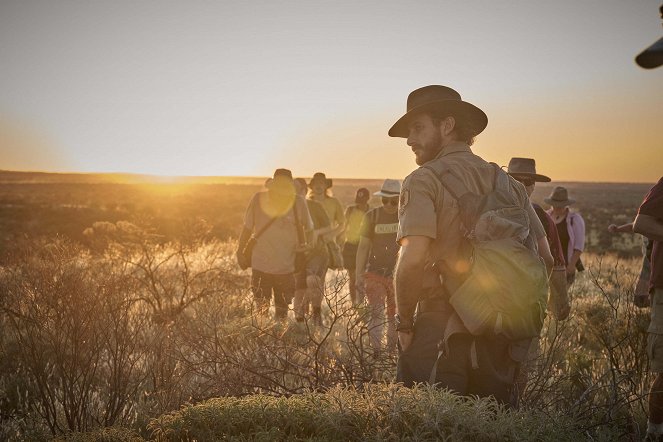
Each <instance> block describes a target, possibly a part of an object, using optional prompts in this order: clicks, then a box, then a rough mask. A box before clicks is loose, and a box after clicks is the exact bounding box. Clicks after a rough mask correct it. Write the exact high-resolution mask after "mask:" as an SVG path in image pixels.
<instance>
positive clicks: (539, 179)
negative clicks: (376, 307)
mask: <svg viewBox="0 0 663 442" xmlns="http://www.w3.org/2000/svg"><path fill="white" fill-rule="evenodd" d="M509 175H511V176H512V177H514V178H515V179H518V178H534V181H536V182H537V183H549V182H550V181H552V180H551V179H550V178H549V177H547V176H545V175H539V174H538V173H523V172H520V173H510V174H509Z"/></svg>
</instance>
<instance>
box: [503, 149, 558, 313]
mask: <svg viewBox="0 0 663 442" xmlns="http://www.w3.org/2000/svg"><path fill="white" fill-rule="evenodd" d="M507 172H508V173H509V175H511V176H512V177H513V178H514V179H515V180H516V181H518V182H519V183H521V184H522V185H523V186H525V190H526V191H527V195H528V196H529V197H530V198H531V197H532V193H533V192H534V187H535V185H536V183H548V182H550V178H549V177H547V176H545V175H540V174H538V173H536V162H535V161H534V159H532V158H518V157H514V158H511V160H510V161H509V165H508V167H507ZM532 207H534V210H535V211H536V214H537V216H538V217H539V221H541V224H543V228H544V229H545V231H546V238H547V239H548V246H549V247H550V253H551V254H552V256H553V259H554V265H553V273H552V276H551V278H550V298H549V300H548V310H549V311H550V312H551V313H552V314H553V316H554V317H555V319H557V320H563V319H566V318H567V317H568V316H569V312H570V310H571V306H570V304H569V297H568V293H567V285H566V261H565V259H564V253H563V251H562V244H561V242H560V240H559V234H558V233H557V226H556V225H555V222H554V221H553V219H552V218H551V217H550V215H548V214H547V213H546V211H545V210H543V208H542V207H541V206H540V205H538V204H536V203H534V202H533V203H532Z"/></svg>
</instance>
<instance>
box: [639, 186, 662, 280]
mask: <svg viewBox="0 0 663 442" xmlns="http://www.w3.org/2000/svg"><path fill="white" fill-rule="evenodd" d="M638 214H640V215H647V216H651V217H654V218H656V219H657V220H658V221H660V222H663V178H661V179H660V180H659V181H658V183H656V184H655V185H654V187H652V188H651V189H650V190H649V193H647V195H646V196H645V199H644V201H643V202H642V204H641V205H640V209H638ZM650 287H651V289H652V290H653V289H663V245H662V244H661V242H660V241H654V245H653V247H652V252H651V279H650Z"/></svg>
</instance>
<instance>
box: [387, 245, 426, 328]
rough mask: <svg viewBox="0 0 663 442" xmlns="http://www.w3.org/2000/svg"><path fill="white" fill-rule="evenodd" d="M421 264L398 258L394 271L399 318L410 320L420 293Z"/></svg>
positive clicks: (422, 271)
mask: <svg viewBox="0 0 663 442" xmlns="http://www.w3.org/2000/svg"><path fill="white" fill-rule="evenodd" d="M423 273H424V270H423V265H420V264H419V265H417V264H416V263H408V262H407V261H405V260H403V259H402V257H401V258H399V260H398V263H397V264H396V272H395V275H396V276H395V281H394V282H395V290H396V311H397V312H398V314H399V316H400V317H401V320H403V321H410V320H412V319H413V317H414V311H415V309H416V307H417V302H418V301H419V294H420V293H421V280H422V279H423Z"/></svg>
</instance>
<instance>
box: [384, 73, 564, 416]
mask: <svg viewBox="0 0 663 442" xmlns="http://www.w3.org/2000/svg"><path fill="white" fill-rule="evenodd" d="M406 108H407V109H406V113H405V114H404V115H403V116H402V117H401V118H399V119H398V120H397V121H396V123H395V124H394V125H393V126H392V127H391V129H390V130H389V135H390V136H392V137H401V138H406V139H407V144H408V146H410V148H411V149H412V151H413V152H414V155H415V161H416V163H417V164H418V165H419V166H423V167H420V168H418V169H416V170H415V171H414V172H412V173H411V174H410V175H409V176H408V177H407V178H406V179H405V181H404V182H403V186H402V190H401V195H400V205H399V231H398V235H397V240H398V241H399V243H400V246H401V249H400V256H399V261H398V264H397V267H396V271H395V286H396V306H397V308H396V310H397V314H396V327H397V330H398V339H399V343H400V346H401V349H402V352H401V354H400V357H399V360H398V369H397V380H398V381H401V382H403V383H404V384H405V385H407V386H411V385H413V384H414V383H415V382H431V383H435V384H436V385H440V386H441V387H446V388H449V389H451V390H452V391H455V392H457V393H459V394H462V395H478V396H494V397H495V398H496V399H497V400H498V401H499V402H501V403H507V404H508V403H510V400H511V388H512V385H513V382H514V376H513V375H512V374H513V373H515V371H517V368H518V365H519V361H516V360H514V358H513V357H511V356H510V355H515V354H516V353H518V354H519V358H518V359H521V360H522V358H524V356H525V355H526V352H527V347H528V346H529V341H528V342H527V343H526V346H524V350H523V349H521V350H520V351H519V352H516V351H515V349H514V346H513V345H512V344H513V343H511V342H509V341H505V340H500V339H496V338H495V337H490V336H487V335H481V336H473V335H471V334H470V333H469V331H468V330H467V328H466V327H465V325H464V323H463V322H462V320H461V319H460V317H459V315H458V314H457V313H456V312H455V311H454V309H453V308H452V306H451V304H450V302H449V296H450V294H451V293H453V292H454V290H455V289H456V288H458V287H459V286H460V283H461V282H460V281H461V279H462V277H463V275H464V274H466V272H468V271H469V269H470V268H471V267H470V252H471V249H468V242H467V241H466V239H465V236H464V230H463V229H462V226H461V221H460V216H459V211H458V204H457V201H455V200H454V198H453V197H452V196H451V194H450V193H449V192H448V191H446V190H445V189H444V188H443V186H442V184H441V182H440V180H439V179H438V177H437V174H438V172H439V171H441V170H446V171H453V173H454V175H455V176H456V177H457V179H458V180H460V181H462V183H463V184H464V185H465V186H466V187H467V188H468V190H469V191H470V192H472V193H475V194H486V193H488V192H491V191H492V190H493V183H494V181H495V177H496V174H498V173H504V172H501V171H500V170H499V168H496V167H495V166H494V165H491V164H490V163H487V162H486V161H484V160H483V159H482V158H481V157H479V156H477V155H475V154H474V153H473V152H472V150H471V148H470V146H471V145H472V144H473V142H474V138H475V137H476V136H477V135H479V134H480V133H481V132H482V131H483V130H484V129H485V128H486V126H487V124H488V117H487V116H486V114H485V113H484V112H483V111H482V110H481V109H479V108H478V107H477V106H475V105H473V104H471V103H469V102H467V101H464V100H463V99H462V98H461V96H460V94H459V93H458V92H456V91H455V90H453V89H451V88H450V87H446V86H440V85H431V86H425V87H423V88H420V89H417V90H415V91H413V92H412V93H410V95H409V96H408V99H407V106H406ZM507 182H508V186H510V188H511V189H512V194H513V195H514V198H515V200H516V201H517V202H518V204H519V205H522V207H523V208H524V209H526V210H527V212H528V214H529V215H530V216H529V219H530V222H529V223H530V225H529V232H530V233H529V235H531V236H530V237H529V238H530V239H529V241H531V243H537V244H539V254H540V255H541V257H542V258H544V260H545V261H546V263H547V264H549V265H550V269H552V257H551V256H550V251H549V249H548V242H547V241H546V236H545V231H544V230H543V226H542V225H541V222H540V221H539V220H538V217H537V216H536V214H535V212H534V209H533V208H532V206H531V204H530V203H529V199H528V197H527V193H526V192H525V189H524V188H523V187H522V186H521V185H520V184H518V183H517V182H516V181H514V180H511V179H508V177H507ZM415 310H417V315H416V319H415V315H414V313H415ZM440 344H441V345H440ZM438 345H440V346H439V347H438ZM438 348H443V349H444V352H443V353H441V354H438V353H439V352H438ZM511 350H513V351H511ZM523 353H524V354H523ZM472 361H474V362H477V361H479V362H478V363H477V364H475V363H474V362H472ZM500 373H502V374H500ZM505 373H506V374H505Z"/></svg>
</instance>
